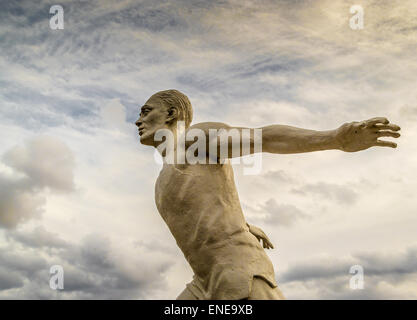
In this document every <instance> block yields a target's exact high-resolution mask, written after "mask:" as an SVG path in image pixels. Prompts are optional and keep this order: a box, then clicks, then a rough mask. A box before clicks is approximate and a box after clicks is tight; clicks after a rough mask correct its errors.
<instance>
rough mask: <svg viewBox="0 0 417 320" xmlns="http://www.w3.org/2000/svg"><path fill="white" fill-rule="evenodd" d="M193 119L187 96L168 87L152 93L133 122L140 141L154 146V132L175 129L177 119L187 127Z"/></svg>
mask: <svg viewBox="0 0 417 320" xmlns="http://www.w3.org/2000/svg"><path fill="white" fill-rule="evenodd" d="M192 119H193V108H192V106H191V103H190V100H188V97H187V96H186V95H185V94H183V93H181V92H180V91H178V90H174V89H170V90H164V91H159V92H157V93H155V94H153V95H152V96H151V97H150V98H149V99H148V100H147V101H146V102H145V104H144V105H143V106H142V108H141V112H140V117H139V119H138V120H137V121H136V122H135V124H136V126H137V127H138V128H139V135H140V142H141V143H142V144H145V145H150V146H156V145H157V143H156V142H155V140H154V135H155V133H156V132H157V131H158V130H160V129H170V130H173V131H174V130H175V128H176V127H177V122H178V121H184V122H185V127H186V128H188V127H189V126H190V123H191V121H192Z"/></svg>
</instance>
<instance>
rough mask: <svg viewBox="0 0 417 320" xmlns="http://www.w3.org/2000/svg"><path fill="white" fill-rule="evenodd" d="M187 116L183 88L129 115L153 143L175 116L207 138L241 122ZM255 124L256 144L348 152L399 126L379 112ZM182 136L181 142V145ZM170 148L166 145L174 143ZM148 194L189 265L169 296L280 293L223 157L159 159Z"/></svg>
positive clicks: (394, 133)
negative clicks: (298, 123) (328, 126)
mask: <svg viewBox="0 0 417 320" xmlns="http://www.w3.org/2000/svg"><path fill="white" fill-rule="evenodd" d="M192 116H193V110H192V106H191V103H190V101H189V99H188V98H187V96H185V95H184V94H183V93H181V92H179V91H178V90H165V91H160V92H157V93H155V94H154V95H152V96H151V97H150V98H149V99H148V101H146V103H145V104H144V105H143V106H142V108H141V112H140V118H139V119H138V120H137V121H136V125H137V127H138V128H139V135H140V142H141V143H142V144H144V145H149V146H153V147H155V148H158V146H159V145H160V144H161V143H162V141H161V139H155V134H156V133H157V132H158V130H160V129H167V130H170V131H171V132H172V133H173V136H174V137H175V139H174V141H177V140H176V139H177V138H178V137H177V135H178V134H179V133H178V132H177V122H179V121H183V122H184V123H185V130H186V131H188V130H191V129H199V130H200V131H202V132H204V134H205V135H206V138H207V139H206V140H207V143H209V142H210V139H212V137H211V136H210V135H209V131H210V130H211V129H217V130H220V129H225V130H231V129H235V130H236V129H237V130H238V131H239V132H242V131H243V130H248V129H249V128H242V127H231V126H229V125H227V124H224V123H218V122H203V123H198V124H195V125H193V126H190V124H191V120H192ZM261 129H262V137H261V139H262V148H261V150H260V151H261V152H268V153H281V154H284V153H285V154H288V153H301V152H312V151H319V150H330V149H337V150H342V151H346V152H356V151H360V150H365V149H368V148H370V147H376V146H378V147H391V148H395V147H396V146H397V145H396V144H395V143H394V142H390V141H384V140H380V139H378V138H380V137H394V138H398V137H399V136H400V134H399V133H398V131H399V130H400V127H399V126H397V125H395V124H391V123H389V121H388V120H387V119H386V118H383V117H378V118H372V119H369V120H365V121H361V122H350V123H345V124H343V125H342V126H340V127H339V128H338V129H335V130H329V131H314V130H307V129H301V128H296V127H292V126H286V125H270V126H266V127H263V128H261ZM249 130H250V132H251V135H250V151H249V153H254V152H256V148H254V130H255V129H249ZM241 136H242V135H241ZM211 142H212V141H211ZM215 143H216V144H218V145H217V147H218V148H219V150H220V148H221V146H220V144H222V143H223V144H227V145H226V148H227V150H230V149H232V145H231V144H232V142H231V141H230V140H229V139H226V140H223V142H218V139H217V137H216V141H215ZM242 143H243V142H242ZM190 144H191V142H186V143H185V149H187V148H188V147H189V146H190ZM176 148H177V145H174V151H176V150H175V149H176ZM209 149H210V148H209V147H207V148H206V150H207V157H210V154H209ZM242 150H243V149H242ZM242 155H244V154H243V153H242V154H238V156H242ZM234 156H236V155H235V154H234V153H232V152H227V154H226V158H229V157H234ZM155 201H156V206H157V208H158V211H159V213H160V214H161V216H162V218H163V219H164V221H165V222H166V223H167V225H168V227H169V229H170V231H171V233H172V235H173V236H174V238H175V240H176V242H177V244H178V246H179V247H180V249H181V250H182V252H183V253H184V256H185V258H186V259H187V261H188V262H189V264H190V266H191V268H192V270H193V271H194V277H193V280H192V281H191V282H190V283H188V284H187V285H186V288H185V290H184V291H183V292H182V293H181V294H180V295H179V296H178V297H177V299H262V300H265V299H284V296H283V295H282V293H281V291H280V290H279V288H278V286H277V283H276V280H275V274H274V268H273V266H272V263H271V261H270V259H269V257H268V256H267V254H266V253H265V251H264V248H270V247H272V244H271V243H270V241H269V239H268V237H267V236H266V235H265V234H264V233H263V231H262V230H260V229H259V228H257V227H255V226H251V225H249V224H247V222H246V220H245V217H244V216H243V212H242V209H241V206H240V202H239V197H238V193H237V190H236V186H235V182H234V175H233V169H232V166H231V165H230V162H229V161H221V160H220V159H219V158H218V157H217V158H216V161H215V163H209V161H207V163H205V164H201V163H195V164H191V163H189V162H187V161H185V163H168V162H166V161H164V164H163V168H162V170H161V172H160V174H159V177H158V179H157V181H156V185H155Z"/></svg>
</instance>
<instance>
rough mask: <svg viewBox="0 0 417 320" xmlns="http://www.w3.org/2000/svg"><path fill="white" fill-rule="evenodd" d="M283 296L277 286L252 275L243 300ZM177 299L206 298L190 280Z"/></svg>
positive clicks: (274, 298) (280, 297)
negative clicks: (250, 283)
mask: <svg viewBox="0 0 417 320" xmlns="http://www.w3.org/2000/svg"><path fill="white" fill-rule="evenodd" d="M284 299H285V297H284V295H283V294H282V292H281V290H280V289H279V288H278V287H272V286H271V285H270V284H269V283H268V282H267V281H266V280H264V279H263V278H261V277H256V276H255V277H253V281H252V289H251V292H250V294H249V297H247V298H246V299H245V300H284ZM177 300H207V297H206V296H205V295H204V293H203V290H202V289H201V288H200V286H199V285H198V283H197V282H196V281H194V280H193V281H191V282H190V283H188V284H187V286H186V288H185V289H184V291H183V292H181V293H180V295H179V296H178V297H177Z"/></svg>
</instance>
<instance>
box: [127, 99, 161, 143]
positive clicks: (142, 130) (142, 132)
mask: <svg viewBox="0 0 417 320" xmlns="http://www.w3.org/2000/svg"><path fill="white" fill-rule="evenodd" d="M167 116H168V111H167V108H166V107H165V105H164V104H163V102H162V100H161V99H159V98H158V97H155V96H152V97H150V98H149V100H148V101H146V103H145V104H144V105H143V106H142V108H141V112H140V117H139V119H138V120H137V121H136V123H135V124H136V126H137V127H138V128H139V136H140V143H142V144H144V145H148V146H157V143H156V141H155V140H154V135H155V132H156V131H158V130H159V129H166V128H168V126H167V123H166V119H167ZM158 143H160V142H158Z"/></svg>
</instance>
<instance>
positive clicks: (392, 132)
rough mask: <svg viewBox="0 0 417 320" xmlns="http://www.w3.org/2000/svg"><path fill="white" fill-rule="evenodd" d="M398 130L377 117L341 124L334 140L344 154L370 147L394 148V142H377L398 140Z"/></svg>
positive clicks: (395, 126)
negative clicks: (390, 138)
mask: <svg viewBox="0 0 417 320" xmlns="http://www.w3.org/2000/svg"><path fill="white" fill-rule="evenodd" d="M400 129H401V128H400V127H399V126H397V125H396V124H392V123H389V121H388V119H387V118H383V117H377V118H372V119H369V120H364V121H361V122H357V121H354V122H349V123H345V124H343V125H342V126H340V127H339V128H338V129H337V130H336V140H337V141H338V143H339V145H340V150H342V151H346V152H355V151H361V150H365V149H368V148H370V147H391V148H396V147H397V144H396V143H395V142H391V141H384V140H378V138H380V137H393V138H398V137H399V136H400V134H399V133H398V132H396V131H398V130H400Z"/></svg>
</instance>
